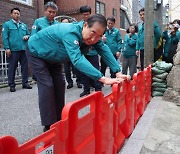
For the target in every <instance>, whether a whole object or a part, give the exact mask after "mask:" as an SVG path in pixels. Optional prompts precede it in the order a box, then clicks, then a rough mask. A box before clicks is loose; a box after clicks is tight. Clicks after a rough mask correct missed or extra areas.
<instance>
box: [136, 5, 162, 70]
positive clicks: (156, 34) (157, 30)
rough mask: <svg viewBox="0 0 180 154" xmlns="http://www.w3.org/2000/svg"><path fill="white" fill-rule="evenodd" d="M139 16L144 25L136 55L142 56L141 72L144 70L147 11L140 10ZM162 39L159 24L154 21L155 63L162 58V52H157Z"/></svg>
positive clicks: (139, 34) (139, 32)
mask: <svg viewBox="0 0 180 154" xmlns="http://www.w3.org/2000/svg"><path fill="white" fill-rule="evenodd" d="M139 15H140V19H141V20H142V22H143V23H142V25H141V26H140V27H139V29H138V40H137V43H136V54H137V56H140V64H141V70H144V23H145V9H144V8H142V9H140V10H139ZM160 38H161V31H160V28H159V26H158V24H157V22H155V21H154V62H155V61H157V60H158V59H159V58H160V57H161V56H162V53H161V52H158V51H156V49H157V47H158V42H159V40H160Z"/></svg>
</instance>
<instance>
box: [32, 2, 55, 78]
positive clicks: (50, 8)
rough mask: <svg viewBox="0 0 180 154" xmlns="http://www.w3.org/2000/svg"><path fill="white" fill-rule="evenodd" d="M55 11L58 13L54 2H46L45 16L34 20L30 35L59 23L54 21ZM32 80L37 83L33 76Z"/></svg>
mask: <svg viewBox="0 0 180 154" xmlns="http://www.w3.org/2000/svg"><path fill="white" fill-rule="evenodd" d="M57 11H58V7H57V5H56V4H55V3H54V2H51V1H50V2H47V3H46V4H45V5H44V14H45V16H44V17H41V18H38V19H36V20H35V21H34V23H33V26H32V30H31V35H33V34H35V33H37V32H39V31H40V30H42V29H44V28H46V27H48V26H51V25H54V24H57V23H59V22H58V21H57V20H55V19H54V17H55V16H56V13H57ZM32 79H33V80H35V81H37V79H36V77H35V76H34V74H33V76H32Z"/></svg>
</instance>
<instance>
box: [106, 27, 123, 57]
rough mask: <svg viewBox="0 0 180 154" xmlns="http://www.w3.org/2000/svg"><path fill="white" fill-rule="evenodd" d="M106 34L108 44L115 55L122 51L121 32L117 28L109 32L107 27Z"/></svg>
mask: <svg viewBox="0 0 180 154" xmlns="http://www.w3.org/2000/svg"><path fill="white" fill-rule="evenodd" d="M105 36H106V42H105V43H106V44H107V46H108V47H109V48H110V49H111V52H112V54H113V55H115V54H116V52H118V51H119V52H121V46H122V39H121V34H120V32H119V30H118V29H117V28H115V27H114V28H112V30H111V31H110V32H109V30H108V29H107V30H106V31H105Z"/></svg>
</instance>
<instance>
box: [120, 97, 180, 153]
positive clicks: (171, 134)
mask: <svg viewBox="0 0 180 154" xmlns="http://www.w3.org/2000/svg"><path fill="white" fill-rule="evenodd" d="M179 153H180V107H179V106H176V105H175V104H174V103H172V102H167V101H163V100H162V97H154V98H152V100H151V102H150V103H149V104H148V106H147V108H146V110H145V112H144V114H143V116H142V117H141V118H140V120H139V122H138V124H137V125H136V127H135V129H134V131H133V133H132V135H131V136H130V137H129V139H128V140H127V141H126V143H125V144H124V146H123V148H122V149H121V151H120V152H119V154H179Z"/></svg>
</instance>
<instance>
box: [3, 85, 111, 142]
mask: <svg viewBox="0 0 180 154" xmlns="http://www.w3.org/2000/svg"><path fill="white" fill-rule="evenodd" d="M81 92H82V89H78V88H77V86H76V84H74V87H73V88H71V89H68V90H66V103H68V102H72V101H75V100H78V99H79V98H80V97H79V94H80V93H81ZM110 92H111V87H110V86H105V87H103V93H104V94H105V95H107V94H109V93H110ZM42 129H43V127H42V126H41V123H40V115H39V107H38V95H37V85H36V84H35V85H33V89H22V87H21V85H18V86H16V92H14V93H11V92H9V88H8V87H7V88H0V137H1V136H4V135H11V136H14V137H15V138H16V139H17V140H18V142H19V144H22V143H25V142H26V141H28V140H29V139H32V138H34V137H36V136H37V135H39V134H41V133H42V132H43V131H42Z"/></svg>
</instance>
